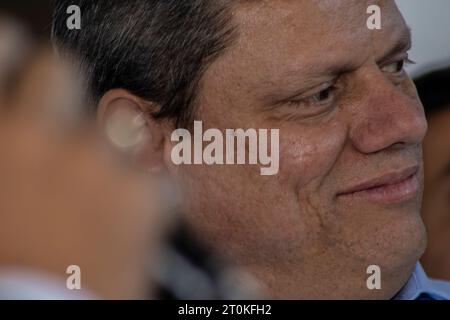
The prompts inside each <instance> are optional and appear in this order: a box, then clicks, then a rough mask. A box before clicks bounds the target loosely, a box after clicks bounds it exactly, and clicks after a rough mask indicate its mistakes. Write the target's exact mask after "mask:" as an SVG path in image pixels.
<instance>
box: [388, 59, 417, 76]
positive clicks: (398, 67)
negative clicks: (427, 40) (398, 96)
mask: <svg viewBox="0 0 450 320" xmlns="http://www.w3.org/2000/svg"><path fill="white" fill-rule="evenodd" d="M414 63H415V62H414V61H411V60H409V59H408V58H406V59H403V60H401V61H397V62H394V63H391V64H389V65H387V66H384V67H383V68H381V70H382V71H383V72H387V73H392V74H396V73H400V72H402V71H403V68H404V67H405V64H414Z"/></svg>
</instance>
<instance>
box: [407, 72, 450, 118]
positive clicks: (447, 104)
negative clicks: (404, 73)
mask: <svg viewBox="0 0 450 320" xmlns="http://www.w3.org/2000/svg"><path fill="white" fill-rule="evenodd" d="M415 83H416V87H417V92H418V93H419V96H420V99H421V100H422V103H423V105H424V108H425V113H426V114H427V116H431V115H433V114H435V113H437V112H438V111H441V110H443V109H446V108H450V67H449V68H446V69H440V70H437V71H433V72H430V73H428V74H425V75H424V76H421V77H419V78H418V79H416V80H415Z"/></svg>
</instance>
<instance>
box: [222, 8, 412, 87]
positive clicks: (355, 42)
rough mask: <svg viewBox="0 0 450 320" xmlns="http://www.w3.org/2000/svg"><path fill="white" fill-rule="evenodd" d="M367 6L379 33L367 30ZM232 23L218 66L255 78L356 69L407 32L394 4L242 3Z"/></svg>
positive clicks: (236, 10)
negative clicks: (377, 13)
mask: <svg viewBox="0 0 450 320" xmlns="http://www.w3.org/2000/svg"><path fill="white" fill-rule="evenodd" d="M371 4H377V5H379V6H380V8H381V15H382V16H381V17H382V29H381V30H377V31H373V30H369V29H368V28H367V19H368V18H369V16H370V14H368V13H367V8H368V6H369V5H371ZM233 21H234V23H235V24H236V27H237V29H238V33H239V37H238V39H237V41H236V43H235V45H234V46H233V47H232V48H230V49H229V50H228V52H227V53H226V54H225V56H224V59H223V61H222V62H223V64H224V65H226V66H227V68H230V67H231V68H232V66H234V67H235V68H236V71H237V70H242V68H245V67H246V68H247V69H249V68H251V69H252V70H253V71H252V73H253V74H252V75H258V74H259V76H260V77H267V75H268V74H269V73H270V75H271V76H273V77H276V76H277V74H279V75H280V76H281V75H283V76H284V75H285V74H286V73H289V72H294V73H295V72H298V71H304V72H309V71H311V72H312V73H314V72H315V71H316V70H309V69H310V68H307V67H308V66H309V67H310V66H312V65H322V66H323V65H324V64H328V65H330V66H333V65H340V66H343V67H346V66H348V67H349V68H351V67H352V66H355V67H356V66H357V65H359V64H361V63H362V62H363V61H365V60H367V59H368V58H369V57H370V56H371V55H381V54H382V53H383V51H384V50H385V48H386V47H387V46H389V45H391V43H392V42H393V41H395V38H398V37H399V34H401V33H404V32H405V29H406V25H405V23H404V20H403V18H402V17H401V15H400V13H399V11H398V9H397V7H396V5H395V2H394V1H393V0H385V1H382V0H380V1H365V0H256V1H251V0H248V1H245V0H244V1H240V2H239V4H238V5H237V6H236V8H235V11H234V16H233ZM274 80H275V81H276V79H274Z"/></svg>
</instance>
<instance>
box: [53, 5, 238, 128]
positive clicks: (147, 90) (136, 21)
mask: <svg viewBox="0 0 450 320" xmlns="http://www.w3.org/2000/svg"><path fill="white" fill-rule="evenodd" d="M229 2H230V1H229V0H96V1H92V0H56V1H55V3H54V15H53V28H52V38H53V40H54V43H55V44H56V45H57V47H58V48H61V49H63V50H64V52H66V50H68V52H70V53H71V54H74V55H75V56H76V57H77V59H78V61H79V63H80V67H81V69H82V70H83V75H84V77H85V78H86V81H87V89H88V95H89V97H90V98H91V99H92V100H93V102H94V105H96V104H97V102H98V101H99V99H100V98H101V97H102V96H103V95H104V94H105V93H106V92H107V91H108V90H110V89H114V88H123V89H126V90H128V91H129V92H131V93H133V94H135V95H137V96H139V97H142V98H144V99H146V100H149V101H152V102H155V103H157V104H158V105H159V107H160V108H159V110H156V111H155V110H153V112H154V116H155V117H157V118H169V119H172V120H175V123H176V125H177V126H180V125H187V123H188V121H191V120H192V117H193V114H194V110H193V109H194V105H195V98H196V96H197V91H198V86H199V81H200V78H201V76H202V74H203V72H204V71H205V69H206V68H207V66H208V65H209V64H210V63H211V62H212V61H213V60H214V59H215V58H216V57H217V56H218V55H219V54H221V53H222V52H223V50H224V49H225V48H226V47H227V46H228V44H229V42H230V41H231V40H232V38H233V34H234V29H233V28H232V25H231V21H230V20H231V17H232V16H231V13H230V12H229V11H230V10H231V9H230V5H229ZM70 5H77V6H79V7H80V9H81V29H80V30H69V29H68V28H67V25H66V21H67V19H68V17H69V14H67V8H68V7H69V6H70ZM90 109H91V110H90V111H91V112H92V111H95V107H94V108H90Z"/></svg>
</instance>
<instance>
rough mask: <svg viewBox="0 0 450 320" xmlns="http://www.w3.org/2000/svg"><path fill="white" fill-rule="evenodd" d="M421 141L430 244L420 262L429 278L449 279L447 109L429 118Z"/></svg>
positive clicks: (449, 117)
mask: <svg viewBox="0 0 450 320" xmlns="http://www.w3.org/2000/svg"><path fill="white" fill-rule="evenodd" d="M428 121H429V124H430V129H429V131H428V134H427V136H426V137H425V140H424V160H425V172H426V174H425V193H424V201H423V210H422V215H423V218H424V221H425V225H426V226H427V230H428V234H429V236H428V240H429V244H428V247H427V251H426V252H425V254H424V256H423V259H422V262H423V264H424V267H425V269H426V270H427V273H429V275H430V276H432V277H435V278H440V279H450V271H449V270H450V254H449V252H448V243H449V241H450V214H449V213H450V147H449V145H448V140H447V139H445V138H444V137H448V136H449V135H450V127H449V123H450V108H447V109H445V110H444V111H440V112H439V113H437V114H435V115H432V116H431V118H429V119H428Z"/></svg>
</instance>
